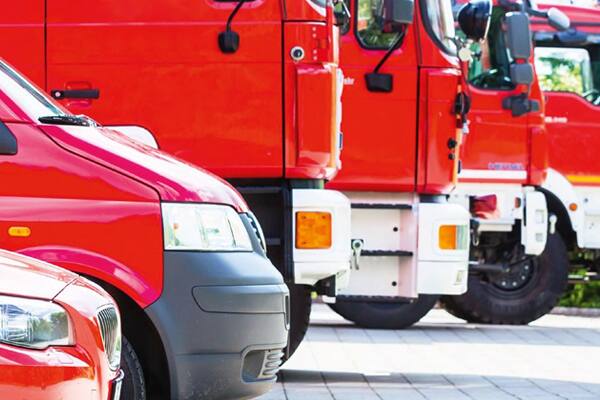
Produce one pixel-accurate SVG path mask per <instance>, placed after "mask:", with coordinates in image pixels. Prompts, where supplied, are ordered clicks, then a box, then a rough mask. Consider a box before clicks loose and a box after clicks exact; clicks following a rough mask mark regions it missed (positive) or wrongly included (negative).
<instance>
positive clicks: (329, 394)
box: [260, 304, 600, 400]
mask: <svg viewBox="0 0 600 400" xmlns="http://www.w3.org/2000/svg"><path fill="white" fill-rule="evenodd" d="M311 322H312V325H311V327H310V329H309V331H308V334H307V340H305V342H304V343H302V345H301V346H300V348H299V349H298V351H297V353H296V354H295V355H294V356H293V357H292V359H291V360H290V361H289V362H288V363H287V364H286V365H285V367H284V369H283V372H282V374H281V376H280V379H279V382H278V383H277V384H276V386H275V388H274V389H273V390H272V391H271V392H270V393H269V394H267V395H265V396H263V397H261V398H260V400H284V399H285V400H426V399H427V400H469V399H477V400H515V399H517V400H521V399H522V400H530V399H531V400H550V399H552V400H555V399H556V400H558V399H563V400H570V399H574V400H575V399H578V400H579V399H581V400H583V399H597V400H600V318H583V317H573V316H561V315H548V316H545V317H544V318H542V319H540V320H539V321H536V322H534V323H533V324H531V325H530V326H498V325H496V326H490V325H476V324H467V323H465V322H464V321H462V320H460V319H457V318H454V317H452V316H451V315H449V314H447V313H446V312H444V311H442V310H433V311H432V312H430V313H429V314H428V315H427V316H426V317H425V318H424V319H423V320H422V321H421V322H420V323H419V324H418V325H416V326H415V327H413V328H411V329H408V330H402V331H380V330H370V329H361V328H357V327H355V326H354V325H352V324H350V323H348V322H347V321H345V320H343V319H342V318H341V317H339V316H337V315H336V314H335V313H333V312H332V311H330V310H329V308H328V307H327V306H326V305H323V304H315V305H314V308H313V313H312V316H311Z"/></svg>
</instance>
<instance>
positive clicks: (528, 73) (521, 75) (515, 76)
mask: <svg viewBox="0 0 600 400" xmlns="http://www.w3.org/2000/svg"><path fill="white" fill-rule="evenodd" d="M510 80H511V81H512V82H513V83H514V84H517V85H527V86H529V85H531V84H532V83H533V66H532V65H531V64H529V63H526V64H514V63H513V64H511V66H510Z"/></svg>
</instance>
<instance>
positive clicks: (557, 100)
mask: <svg viewBox="0 0 600 400" xmlns="http://www.w3.org/2000/svg"><path fill="white" fill-rule="evenodd" d="M591 55H594V56H596V57H598V58H597V59H596V60H592V59H591ZM535 56H536V67H537V68H536V69H537V73H538V75H539V77H540V83H541V86H542V89H543V90H544V95H545V97H546V125H547V127H548V141H549V147H550V166H551V167H552V168H553V169H555V170H557V171H559V172H560V173H562V174H563V175H565V176H566V177H567V179H569V180H570V181H571V182H572V183H573V184H576V185H586V184H600V164H599V163H598V149H599V148H600V91H599V90H600V46H598V45H597V46H592V47H591V48H590V49H586V48H565V47H538V48H536V50H535ZM594 78H595V79H594Z"/></svg>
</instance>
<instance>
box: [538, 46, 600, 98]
mask: <svg viewBox="0 0 600 400" xmlns="http://www.w3.org/2000/svg"><path fill="white" fill-rule="evenodd" d="M535 67H536V71H537V74H538V76H539V79H540V85H541V87H542V90H545V91H555V92H571V93H576V94H578V95H580V96H582V97H585V98H586V99H587V100H589V101H590V102H592V103H595V102H596V100H597V99H598V98H599V96H600V93H599V92H598V90H597V89H598V88H595V87H594V79H593V75H592V63H591V60H590V53H588V51H587V50H586V49H580V48H563V47H560V48H559V47H537V48H536V49H535Z"/></svg>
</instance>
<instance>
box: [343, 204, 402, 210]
mask: <svg viewBox="0 0 600 400" xmlns="http://www.w3.org/2000/svg"><path fill="white" fill-rule="evenodd" d="M352 208H355V209H357V210H412V206H411V205H410V204H382V203H352Z"/></svg>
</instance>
